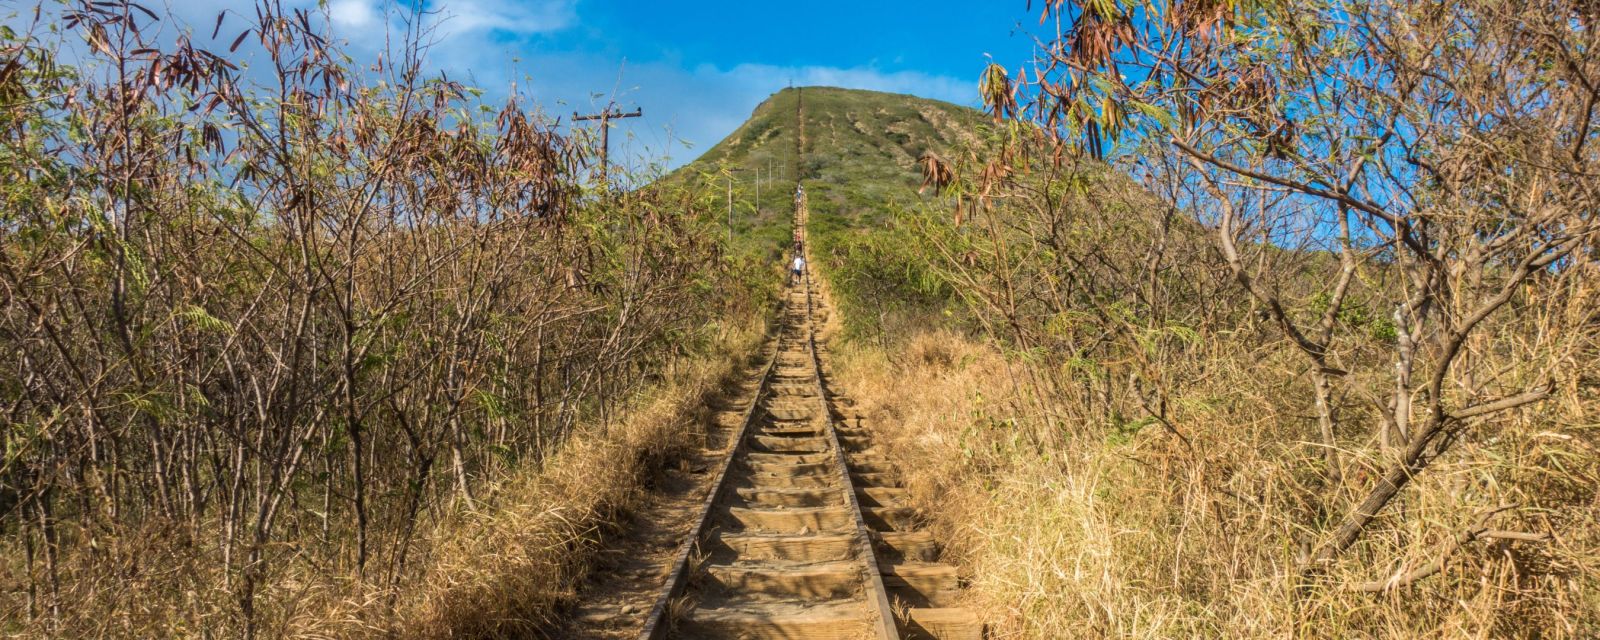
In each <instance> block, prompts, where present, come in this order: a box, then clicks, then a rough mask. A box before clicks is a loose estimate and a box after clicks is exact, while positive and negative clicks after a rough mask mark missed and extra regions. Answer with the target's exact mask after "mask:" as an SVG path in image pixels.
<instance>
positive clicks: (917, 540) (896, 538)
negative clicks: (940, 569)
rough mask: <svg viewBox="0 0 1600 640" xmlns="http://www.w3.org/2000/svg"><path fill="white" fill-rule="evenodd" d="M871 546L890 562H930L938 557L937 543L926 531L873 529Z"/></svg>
mask: <svg viewBox="0 0 1600 640" xmlns="http://www.w3.org/2000/svg"><path fill="white" fill-rule="evenodd" d="M872 538H873V548H874V549H875V550H877V552H878V554H879V557H881V558H883V559H884V560H887V561H890V562H932V561H934V560H936V559H938V557H939V545H938V543H936V542H934V540H933V534H932V533H929V532H927V531H874V532H873V533H872Z"/></svg>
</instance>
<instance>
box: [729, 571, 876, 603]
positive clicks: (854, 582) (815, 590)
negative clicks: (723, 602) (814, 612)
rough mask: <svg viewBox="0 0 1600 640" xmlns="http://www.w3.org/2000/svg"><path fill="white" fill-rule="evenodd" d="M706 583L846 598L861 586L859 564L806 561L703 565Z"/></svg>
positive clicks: (808, 596) (790, 594) (731, 588)
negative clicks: (807, 562)
mask: <svg viewBox="0 0 1600 640" xmlns="http://www.w3.org/2000/svg"><path fill="white" fill-rule="evenodd" d="M706 577H707V579H708V580H709V584H710V585H711V586H713V587H715V588H718V589H722V590H723V591H727V592H732V593H737V594H742V595H748V594H753V593H759V594H766V595H772V596H780V597H788V598H805V599H809V600H818V599H822V600H832V599H836V598H848V597H850V596H851V595H852V594H854V593H855V592H856V591H858V590H860V588H861V565H860V564H859V563H856V562H824V563H818V564H808V565H771V564H735V565H711V566H709V567H706Z"/></svg>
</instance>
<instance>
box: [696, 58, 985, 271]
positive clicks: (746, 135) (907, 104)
mask: <svg viewBox="0 0 1600 640" xmlns="http://www.w3.org/2000/svg"><path fill="white" fill-rule="evenodd" d="M985 122H986V118H985V116H984V115H983V114H982V113H980V112H978V111H976V110H974V109H969V108H966V107H961V106H957V105H953V104H950V103H947V102H940V101H937V100H929V99H926V98H919V97H916V96H909V95H903V94H893V93H882V92H877V91H863V90H856V89H839V88H833V87H801V88H791V89H784V90H782V91H779V92H777V93H775V94H773V95H772V96H771V97H769V98H767V99H766V101H764V102H762V103H761V104H760V105H759V106H757V107H756V109H755V111H754V112H752V113H751V115H750V119H749V120H747V121H746V122H745V123H744V124H743V125H741V126H740V127H739V128H738V129H736V130H734V132H733V133H731V134H729V135H728V137H727V138H725V139H723V140H722V141H721V142H719V143H717V144H716V145H715V146H713V147H712V148H710V149H708V150H707V151H706V153H705V154H704V155H702V156H701V157H700V158H699V159H697V160H695V161H694V162H691V163H689V164H688V165H685V166H684V167H682V168H680V169H678V170H677V171H676V172H674V173H673V174H672V175H670V176H668V177H667V179H668V180H705V181H708V182H710V181H715V182H717V183H719V184H720V185H722V186H723V187H724V188H725V186H726V184H727V181H728V178H727V177H728V176H729V175H731V176H732V186H733V209H734V212H733V230H734V234H735V235H736V236H737V237H739V238H742V239H744V240H745V241H746V243H745V244H746V246H747V247H749V248H750V249H752V250H754V251H759V252H767V251H770V252H777V251H781V250H782V247H783V246H784V245H785V241H786V238H787V237H788V235H789V219H790V218H789V216H790V213H791V211H792V210H793V209H792V205H791V202H792V197H793V192H794V185H795V183H796V181H797V180H798V181H800V182H801V183H803V184H804V185H805V188H806V191H807V193H808V195H809V199H810V202H811V209H812V219H811V232H812V234H813V238H816V239H817V240H818V241H822V240H824V239H825V237H826V236H829V235H830V234H835V233H839V232H842V231H845V230H849V231H851V232H855V233H864V232H867V231H868V230H870V229H871V228H873V227H876V226H879V225H880V224H881V223H882V222H883V219H884V217H885V216H886V214H887V212H888V210H889V205H890V203H894V202H899V203H902V204H904V203H908V202H911V201H915V200H917V199H918V198H919V195H918V193H917V188H918V186H919V185H920V184H921V180H922V178H921V171H920V169H918V167H917V164H916V162H917V159H918V158H919V157H921V156H922V154H923V153H924V152H926V151H928V150H930V149H931V150H933V151H935V152H936V153H943V152H946V151H948V150H949V149H950V148H952V147H954V146H956V145H959V144H962V143H963V142H969V141H972V140H975V139H976V137H977V135H978V132H979V130H980V128H981V127H982V126H984V124H985ZM802 130H803V131H804V144H803V147H802V144H801V137H800V136H801V131H802ZM758 175H759V177H760V185H759V189H760V211H759V213H757V210H756V209H757V207H756V190H757V176H758Z"/></svg>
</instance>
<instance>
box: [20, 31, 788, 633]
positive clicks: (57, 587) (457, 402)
mask: <svg viewBox="0 0 1600 640" xmlns="http://www.w3.org/2000/svg"><path fill="white" fill-rule="evenodd" d="M259 10H260V12H259V13H256V14H254V15H255V18H256V19H257V20H258V22H245V21H244V20H243V19H242V18H240V17H239V15H235V14H233V13H232V12H230V13H228V14H226V15H225V16H224V17H223V19H222V20H220V21H219V23H218V24H217V26H216V29H217V30H218V31H219V34H218V35H217V36H215V37H214V38H213V39H212V41H211V42H210V43H209V44H210V46H212V49H210V50H207V49H204V48H201V46H202V45H201V44H200V43H201V42H205V40H204V38H201V37H198V36H197V37H196V38H195V39H194V40H192V41H191V40H189V39H182V40H179V41H177V42H176V43H165V44H164V43H163V42H162V41H160V40H158V39H157V38H158V36H157V34H160V33H162V32H163V31H162V30H163V29H169V28H174V27H173V25H168V24H164V23H163V22H162V21H160V20H159V19H157V17H156V15H155V14H154V13H153V12H150V11H147V10H145V9H141V8H138V7H135V6H133V5H131V4H125V3H116V2H101V3H93V5H92V6H91V5H88V4H85V5H83V6H82V7H76V8H73V7H66V8H63V9H62V10H61V11H62V12H61V13H59V14H52V13H50V12H48V11H47V12H45V14H44V16H43V18H41V19H40V21H39V22H35V23H33V24H31V25H28V24H24V23H18V24H16V25H13V26H7V27H4V28H3V29H0V96H3V100H0V103H3V106H0V132H3V133H0V182H3V184H4V187H3V190H0V205H3V206H0V299H3V301H4V304H3V307H0V309H3V310H0V352H3V355H0V371H3V373H0V405H3V407H4V409H3V410H4V414H3V415H4V418H3V419H4V424H5V430H4V436H3V437H4V448H5V457H4V460H3V463H0V529H3V531H4V537H3V539H0V635H21V636H28V637H46V636H50V637H67V638H92V637H140V638H164V637H228V638H250V637H256V636H269V637H305V636H322V637H329V636H350V635H362V634H363V633H366V632H369V631H370V632H372V633H374V634H378V635H392V634H395V633H414V634H418V635H425V636H431V637H441V636H447V635H452V634H457V633H476V634H484V635H489V636H495V635H512V634H518V633H526V632H528V631H530V630H531V629H533V628H535V627H537V625H539V624H541V623H542V622H544V621H546V620H548V618H549V617H550V616H551V615H552V613H553V607H554V603H555V602H556V601H557V600H559V599H560V598H561V597H562V596H563V595H564V594H567V593H570V590H571V588H572V587H573V586H574V584H575V583H576V581H577V580H579V579H581V577H582V575H583V568H584V566H585V555H584V552H585V550H586V549H587V548H588V541H589V540H591V539H592V538H593V537H594V536H595V533H596V531H597V530H598V529H599V528H601V527H603V526H605V525H606V524H608V523H609V522H611V521H612V518H613V517H614V514H615V512H616V511H618V510H619V509H622V508H624V507H626V505H627V504H628V502H629V500H630V499H631V497H632V496H633V495H634V494H635V493H636V492H637V489H638V486H639V484H640V483H641V482H642V481H643V480H644V479H645V477H646V476H647V475H648V473H647V472H648V471H649V470H650V468H651V466H652V465H654V464H658V463H659V462H660V461H661V460H663V459H664V458H665V457H667V455H668V454H669V453H670V451H672V450H673V448H674V447H675V446H677V445H678V444H680V443H682V442H684V441H685V439H686V438H688V437H689V436H688V432H687V431H686V426H685V425H687V424H689V423H690V422H691V420H690V418H692V416H693V411H694V410H695V409H696V408H697V407H695V406H685V404H686V403H687V404H688V405H695V404H698V403H697V402H696V399H697V398H699V397H700V395H701V394H703V393H705V392H706V391H707V390H708V389H709V388H710V387H711V385H712V384H713V383H714V382H715V381H716V379H717V377H718V375H719V373H718V372H719V370H720V369H719V366H721V365H722V363H724V362H725V361H727V360H731V359H734V358H736V355H734V354H737V353H739V352H740V351H741V350H742V349H744V348H747V347H748V345H749V343H750V340H751V339H752V338H754V337H756V335H757V334H758V333H759V326H760V321H761V315H762V309H763V308H764V307H765V306H766V305H767V299H766V298H764V297H762V294H761V291H762V290H770V289H771V284H770V282H769V281H770V280H771V279H772V278H771V277H770V274H771V270H770V269H753V270H752V269H749V268H747V267H746V266H745V264H744V263H742V262H740V261H738V260H737V259H735V258H732V257H729V256H728V252H727V251H726V250H725V247H724V238H723V236H722V234H720V233H718V231H719V228H718V227H717V226H716V224H715V222H716V220H717V218H716V217H715V216H714V215H712V214H710V213H708V212H709V211H712V209H710V208H709V203H708V202H707V201H706V200H705V199H704V198H702V197H700V195H698V194H695V193H692V192H688V191H685V190H682V189H674V188H669V187H667V186H657V187H653V188H648V189H643V190H639V191H636V192H632V193H627V194H612V193H610V192H609V190H607V189H604V188H603V187H602V186H601V185H595V184H591V183H589V182H587V180H586V179H585V177H584V176H586V175H588V174H590V173H591V168H592V166H593V159H592V158H591V154H590V151H589V150H588V149H587V148H585V146H584V145H581V144H578V143H575V142H573V141H570V140H568V139H567V138H565V137H564V136H563V135H561V134H559V133H558V132H556V131H555V130H553V129H552V123H551V122H548V121H546V120H544V119H543V118H542V117H540V116H536V115H533V114H531V113H530V112H529V111H527V110H525V109H524V106H523V104H522V102H521V101H520V98H519V97H516V96H513V98H512V99H511V100H510V101H509V102H508V103H506V104H503V105H483V104H481V103H479V102H478V101H477V100H476V99H475V98H474V96H475V95H477V93H476V91H475V90H474V89H472V88H470V87H466V86H463V85H460V84H458V83H455V82H452V81H449V80H448V79H445V78H442V77H441V78H430V77H428V76H426V75H424V74H423V73H421V70H420V67H419V66H418V65H419V64H420V62H419V61H420V57H419V56H417V55H411V56H408V57H405V58H404V59H403V60H401V61H400V62H399V63H398V64H399V66H398V68H395V67H385V66H384V65H385V64H386V63H385V62H383V61H361V62H360V63H356V62H349V63H346V62H345V61H344V55H343V54H342V53H341V52H339V51H338V50H337V49H335V48H330V46H331V45H330V44H329V43H328V42H327V41H326V40H325V39H324V38H323V36H322V35H321V33H320V29H321V26H320V24H321V23H320V21H319V19H318V18H316V17H311V16H310V15H309V14H308V13H307V12H305V11H301V10H292V9H283V8H282V7H280V6H279V4H278V3H263V4H262V6H261V7H260V8H259ZM230 16H231V17H230ZM57 18H59V19H60V22H61V26H63V27H64V28H63V29H62V30H57V29H56V25H55V24H53V23H52V22H51V21H52V20H54V19H57ZM179 26H181V25H179ZM209 26H210V25H208V27H209ZM230 43H232V44H231V45H230ZM403 44H409V45H410V46H412V47H416V46H418V43H417V42H410V43H397V46H401V45H403ZM240 47H245V49H244V51H241V52H240V53H239V54H238V56H235V58H236V59H238V58H239V57H243V56H245V55H246V54H247V53H248V54H250V55H253V56H254V58H253V59H254V64H252V67H253V68H252V69H250V70H243V69H241V68H240V67H239V66H237V65H236V64H234V63H233V62H229V61H228V59H227V58H226V57H224V56H227V55H228V54H227V53H223V54H220V55H219V54H218V53H215V52H224V51H227V50H228V49H230V48H232V49H239V48H240ZM62 52H67V54H64V53H62ZM68 54H71V56H70V57H72V58H73V59H74V64H73V65H71V66H68V65H66V64H65V63H64V61H63V59H62V58H59V57H58V55H68ZM387 64H390V65H394V64H397V63H396V62H395V61H393V60H390V61H388V62H387ZM356 69H362V70H369V69H370V70H373V71H371V73H367V72H365V71H356ZM602 473H603V474H605V475H600V474H602ZM600 478H604V487H605V491H574V490H572V487H574V486H575V485H579V484H582V483H583V482H593V481H595V480H597V479H600Z"/></svg>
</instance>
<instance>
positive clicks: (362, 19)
mask: <svg viewBox="0 0 1600 640" xmlns="http://www.w3.org/2000/svg"><path fill="white" fill-rule="evenodd" d="M328 19H329V20H330V21H332V22H333V27H334V28H335V29H338V30H340V31H345V30H349V29H366V28H369V27H372V26H373V25H376V24H377V23H378V19H379V16H378V9H377V7H375V6H373V4H372V3H371V2H369V1H368V0H338V2H334V3H331V4H329V5H328Z"/></svg>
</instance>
